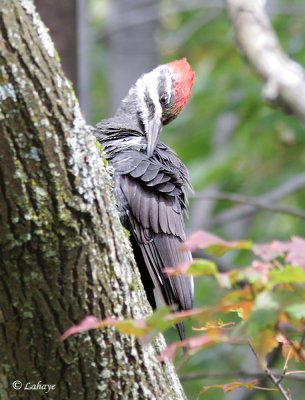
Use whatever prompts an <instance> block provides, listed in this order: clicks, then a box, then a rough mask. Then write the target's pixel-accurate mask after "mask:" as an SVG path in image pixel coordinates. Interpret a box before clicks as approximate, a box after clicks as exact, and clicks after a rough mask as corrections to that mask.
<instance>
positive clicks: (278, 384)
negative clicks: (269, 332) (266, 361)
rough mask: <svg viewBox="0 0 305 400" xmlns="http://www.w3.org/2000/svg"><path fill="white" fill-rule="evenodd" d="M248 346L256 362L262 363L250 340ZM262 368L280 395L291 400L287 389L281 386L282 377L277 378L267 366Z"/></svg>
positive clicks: (286, 399)
mask: <svg viewBox="0 0 305 400" xmlns="http://www.w3.org/2000/svg"><path fill="white" fill-rule="evenodd" d="M249 346H250V349H251V350H252V353H253V354H254V355H255V357H256V359H257V362H258V364H259V365H261V364H262V363H261V361H260V359H259V357H258V355H257V353H256V351H255V348H254V347H253V345H252V343H251V341H250V340H249ZM264 370H265V373H266V375H267V376H268V377H269V379H270V380H271V382H272V383H273V384H274V386H276V387H277V388H278V390H279V392H280V393H281V395H282V397H283V398H284V399H285V400H292V397H291V395H290V393H289V392H288V391H286V390H285V389H284V388H283V386H282V385H281V380H282V378H280V379H277V378H276V376H275V375H274V374H273V373H272V371H271V370H270V369H269V368H268V367H267V366H265V367H264Z"/></svg>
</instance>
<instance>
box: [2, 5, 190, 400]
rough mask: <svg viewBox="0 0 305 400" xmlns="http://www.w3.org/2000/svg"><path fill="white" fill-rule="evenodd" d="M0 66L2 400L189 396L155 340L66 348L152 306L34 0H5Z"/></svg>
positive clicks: (105, 339) (123, 339)
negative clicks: (100, 325) (83, 324)
mask: <svg viewBox="0 0 305 400" xmlns="http://www.w3.org/2000/svg"><path fill="white" fill-rule="evenodd" d="M0 71H1V72H0V126H1V133H0V225H1V229H0V304H1V309H0V326H1V331H0V357H1V365H0V398H1V399H3V400H5V399H31V400H32V399H42V398H46V397H47V398H48V399H72V400H73V399H78V400H79V399H86V400H88V399H89V400H90V399H184V398H185V395H184V393H183V390H182V389H181V386H180V383H179V381H178V379H177V376H176V374H175V372H174V369H173V367H172V365H171V364H169V363H162V364H161V363H160V362H159V361H158V359H157V351H156V350H155V349H154V348H153V347H152V346H151V345H148V346H145V347H144V346H143V345H142V344H141V343H140V342H139V341H138V340H136V339H135V338H133V337H131V336H128V335H122V334H119V333H117V332H116V331H115V330H114V329H112V328H109V329H104V330H98V331H90V332H89V333H84V334H78V335H75V336H73V337H72V338H70V339H69V340H67V341H66V342H64V343H61V342H60V341H59V336H60V334H61V333H63V332H64V331H65V330H66V329H67V328H68V327H69V326H71V325H72V324H74V323H76V322H78V321H79V320H81V319H82V318H83V317H84V316H86V315H89V314H93V315H95V316H96V317H97V318H104V317H107V316H116V317H119V318H122V317H124V318H140V317H143V316H144V315H147V313H149V312H150V308H149V306H148V303H147V301H146V299H145V294H144V291H143V288H142V284H141V281H140V276H139V272H138V270H137V267H136V266H135V263H134V260H133V256H132V253H131V250H130V245H129V243H128V240H127V238H126V237H125V235H124V233H123V231H122V228H121V226H120V222H119V219H118V215H117V211H116V208H115V206H114V200H113V196H112V186H111V179H110V178H109V171H108V167H107V165H105V164H104V163H103V160H102V158H101V157H100V156H99V153H98V149H97V148H96V146H95V141H94V139H93V136H92V135H91V132H90V128H89V127H88V126H86V124H85V122H84V120H83V118H82V116H81V113H80V111H79V106H78V103H77V100H76V99H75V96H74V93H73V90H72V88H71V85H70V83H69V82H68V80H67V79H66V78H65V76H64V75H63V73H62V70H61V67H60V65H59V62H58V57H57V53H56V51H55V50H54V48H53V45H52V42H51V41H50V38H49V36H48V34H47V32H46V30H45V28H44V26H43V24H42V22H41V20H40V18H39V16H38V15H37V14H36V12H35V10H34V6H33V3H32V2H31V1H29V0H21V1H18V0H3V1H2V3H1V9H0ZM157 342H158V344H157V346H156V347H157V348H158V351H160V349H162V348H163V347H164V339H163V338H162V337H159V338H158V340H157ZM16 380H19V381H20V382H21V385H22V388H21V389H20V390H16V389H14V388H13V387H12V384H13V382H14V381H16ZM39 382H40V384H53V385H55V387H54V388H53V389H51V390H50V391H49V393H48V394H45V392H46V390H43V389H40V390H39V389H37V390H34V389H33V387H32V386H31V385H33V384H36V385H37V384H38V383H39ZM25 385H28V388H29V387H32V390H29V389H28V390H26V388H25ZM16 387H17V386H16Z"/></svg>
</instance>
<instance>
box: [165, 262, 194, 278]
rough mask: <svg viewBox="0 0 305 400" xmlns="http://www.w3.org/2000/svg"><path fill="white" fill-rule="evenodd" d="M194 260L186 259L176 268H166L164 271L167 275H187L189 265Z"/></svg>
mask: <svg viewBox="0 0 305 400" xmlns="http://www.w3.org/2000/svg"><path fill="white" fill-rule="evenodd" d="M192 263H193V261H192V260H190V261H185V262H183V263H181V264H179V265H177V266H176V267H174V268H165V269H164V272H165V273H166V274H167V275H185V274H186V272H187V270H188V269H189V267H190V266H191V265H192Z"/></svg>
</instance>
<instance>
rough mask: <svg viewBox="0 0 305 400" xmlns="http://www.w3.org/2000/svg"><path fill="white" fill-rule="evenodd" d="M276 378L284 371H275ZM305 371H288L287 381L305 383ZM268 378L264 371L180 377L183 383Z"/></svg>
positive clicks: (213, 372)
mask: <svg viewBox="0 0 305 400" xmlns="http://www.w3.org/2000/svg"><path fill="white" fill-rule="evenodd" d="M273 374H274V376H275V377H276V378H277V379H280V378H281V376H282V371H279V370H277V371H273ZM303 374H305V371H287V373H286V374H285V379H287V380H294V381H300V382H304V381H305V376H304V375H303ZM265 376H266V373H265V372H263V371H243V370H236V371H212V372H206V371H204V372H193V373H189V374H185V375H181V376H180V380H181V381H190V380H196V379H208V380H210V379H218V378H238V377H241V378H257V379H262V378H264V377H265Z"/></svg>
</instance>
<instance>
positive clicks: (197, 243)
mask: <svg viewBox="0 0 305 400" xmlns="http://www.w3.org/2000/svg"><path fill="white" fill-rule="evenodd" d="M220 243H222V239H220V238H219V237H217V236H215V235H212V234H211V233H207V232H203V231H197V232H194V233H192V234H191V235H189V237H188V238H187V240H186V241H185V242H184V243H183V244H182V245H181V246H180V248H181V250H189V251H194V250H196V249H197V248H198V247H203V248H206V247H209V246H212V245H214V244H220Z"/></svg>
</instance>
